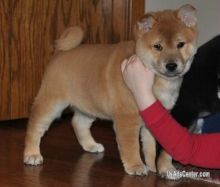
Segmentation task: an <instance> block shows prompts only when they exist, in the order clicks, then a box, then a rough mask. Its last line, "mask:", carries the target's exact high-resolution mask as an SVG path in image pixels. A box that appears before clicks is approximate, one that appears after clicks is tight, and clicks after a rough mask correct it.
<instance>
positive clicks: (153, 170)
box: [147, 165, 157, 173]
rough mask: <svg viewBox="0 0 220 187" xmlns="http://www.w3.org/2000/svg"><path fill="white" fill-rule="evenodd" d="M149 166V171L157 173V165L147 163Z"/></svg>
mask: <svg viewBox="0 0 220 187" xmlns="http://www.w3.org/2000/svg"><path fill="white" fill-rule="evenodd" d="M147 168H148V170H149V171H151V172H153V173H156V172H157V169H156V167H155V166H150V165H147Z"/></svg>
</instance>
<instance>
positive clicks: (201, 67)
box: [172, 35, 220, 127]
mask: <svg viewBox="0 0 220 187" xmlns="http://www.w3.org/2000/svg"><path fill="white" fill-rule="evenodd" d="M219 96H220V35H219V36H217V37H215V38H213V39H212V40H210V41H209V42H207V43H206V44H204V45H202V46H201V47H199V49H198V52H197V54H196V55H195V57H194V60H193V63H192V66H191V69H190V70H189V72H188V73H187V74H186V75H185V76H184V79H183V84H182V86H181V89H180V94H179V98H178V100H177V102H176V105H175V107H174V108H173V110H172V115H173V117H174V118H175V119H176V120H177V121H178V122H179V123H180V124H181V125H183V126H186V127H189V126H190V125H191V124H192V123H193V121H194V120H196V119H197V118H198V117H199V116H200V115H201V113H203V112H208V113H211V114H213V113H217V112H220V97H219Z"/></svg>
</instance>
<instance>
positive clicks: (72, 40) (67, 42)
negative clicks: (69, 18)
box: [55, 26, 84, 51]
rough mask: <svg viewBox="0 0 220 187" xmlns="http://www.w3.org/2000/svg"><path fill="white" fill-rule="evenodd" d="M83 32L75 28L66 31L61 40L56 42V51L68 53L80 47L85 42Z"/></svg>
mask: <svg viewBox="0 0 220 187" xmlns="http://www.w3.org/2000/svg"><path fill="white" fill-rule="evenodd" d="M83 35H84V34H83V30H82V29H81V27H78V26H74V27H69V28H68V29H66V30H65V31H64V32H63V33H62V35H61V36H60V38H59V39H57V40H56V41H55V50H56V51H68V50H70V49H73V48H75V47H77V46H78V45H80V43H81V42H82V40H83Z"/></svg>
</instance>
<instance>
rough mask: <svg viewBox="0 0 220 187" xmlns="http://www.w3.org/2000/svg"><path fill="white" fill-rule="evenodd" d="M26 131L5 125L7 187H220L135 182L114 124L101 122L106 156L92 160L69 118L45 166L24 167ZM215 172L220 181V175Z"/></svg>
mask: <svg viewBox="0 0 220 187" xmlns="http://www.w3.org/2000/svg"><path fill="white" fill-rule="evenodd" d="M25 129H26V120H16V121H8V122H0V140H1V144H0V186H1V187H37V186H42V187H65V186H72V187H92V186H94V187H142V186H143V187H156V186H157V187H167V186H175V187H184V186H193V187H208V186H209V187H215V186H219V185H217V184H211V183H207V182H202V181H196V180H191V179H186V178H185V179H181V180H179V181H169V180H165V179H162V178H160V177H159V176H158V175H156V174H152V173H150V174H149V176H145V177H137V176H129V175H127V174H125V172H124V170H123V167H122V163H121V161H120V158H119V153H118V150H117V145H116V141H115V134H114V131H113V130H112V123H111V122H106V121H97V122H95V124H94V126H93V127H92V132H93V135H94V137H95V138H96V140H97V141H98V142H100V143H102V144H103V145H104V146H105V152H104V153H103V154H91V153H86V152H84V151H83V150H82V148H81V147H80V145H79V144H78V142H77V140H76V137H75V135H74V132H73V130H72V128H71V125H70V117H69V116H67V117H65V118H64V119H61V120H59V121H56V122H55V123H54V124H53V125H52V127H51V128H50V130H49V131H48V133H47V134H46V136H45V137H44V138H43V141H42V146H41V147H42V154H43V156H44V164H43V165H41V166H35V167H34V166H26V165H24V164H23V162H22V157H23V155H22V154H23V147H24V136H25ZM131 151H132V150H131ZM206 171H207V170H206ZM211 172H212V174H214V175H216V176H220V172H219V170H218V171H211Z"/></svg>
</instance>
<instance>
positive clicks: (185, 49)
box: [135, 5, 197, 79]
mask: <svg viewBox="0 0 220 187" xmlns="http://www.w3.org/2000/svg"><path fill="white" fill-rule="evenodd" d="M196 26H197V18H196V10H195V8H194V7H192V6H191V5H184V6H182V7H180V8H179V9H178V10H164V11H160V12H151V13H148V14H146V15H145V16H143V17H142V18H141V19H140V20H139V22H138V23H137V25H136V27H135V36H136V53H137V55H138V56H139V57H140V58H141V60H142V61H143V63H144V64H145V65H146V66H147V67H148V68H150V69H152V70H153V71H154V72H155V73H156V74H157V75H159V76H162V77H164V78H166V79H175V78H178V77H180V76H182V75H183V74H184V73H186V72H187V71H188V69H189V68H190V65H191V62H192V59H193V56H194V54H195V53H196V50H197V47H196V42H197V29H196Z"/></svg>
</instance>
